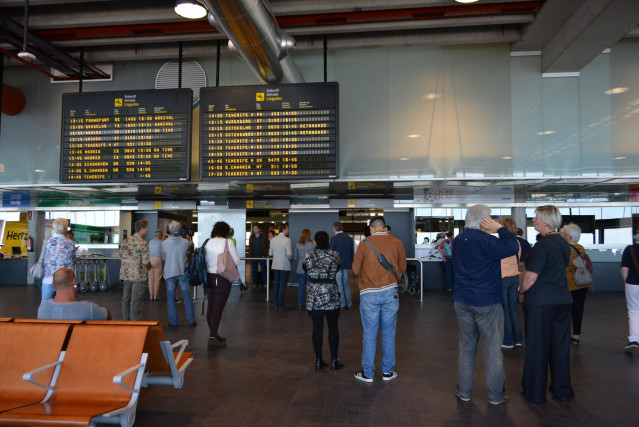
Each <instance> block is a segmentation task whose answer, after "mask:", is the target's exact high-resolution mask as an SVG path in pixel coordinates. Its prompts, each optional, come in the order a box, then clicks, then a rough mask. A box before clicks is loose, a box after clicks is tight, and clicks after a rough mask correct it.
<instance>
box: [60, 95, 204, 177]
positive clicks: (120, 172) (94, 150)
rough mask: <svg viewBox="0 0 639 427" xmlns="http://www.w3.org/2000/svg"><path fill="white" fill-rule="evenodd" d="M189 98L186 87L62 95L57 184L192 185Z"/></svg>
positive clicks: (190, 108) (190, 104) (191, 97)
mask: <svg viewBox="0 0 639 427" xmlns="http://www.w3.org/2000/svg"><path fill="white" fill-rule="evenodd" d="M192 99H193V91H192V90H191V89H187V88H185V89H142V90H117V91H104V92H80V93H65V94H63V95H62V126H61V140H60V175H59V176H60V182H61V183H63V184H96V183H153V182H188V181H190V178H191V149H192V148H191V145H192V144H191V138H192V131H191V128H192V126H191V125H192V115H193V112H192V104H193V102H192ZM123 119H124V120H123ZM175 135H177V136H175ZM174 136H175V137H174ZM80 138H82V139H80ZM176 155H177V156H179V157H178V158H174V156H176ZM173 160H176V161H175V162H174V161H173ZM174 171H175V172H174Z"/></svg>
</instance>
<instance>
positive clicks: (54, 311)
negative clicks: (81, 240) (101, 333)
mask: <svg viewBox="0 0 639 427" xmlns="http://www.w3.org/2000/svg"><path fill="white" fill-rule="evenodd" d="M53 288H54V289H55V297H54V298H52V299H48V300H46V301H42V303H41V304H40V307H39V308H38V319H53V320H111V313H110V312H109V309H108V308H104V307H100V306H99V305H97V304H94V303H92V302H89V301H76V300H75V293H76V292H77V291H78V281H77V280H76V278H75V273H74V272H73V270H71V269H70V268H60V269H58V270H57V271H56V272H55V273H53Z"/></svg>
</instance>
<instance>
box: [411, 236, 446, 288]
mask: <svg viewBox="0 0 639 427" xmlns="http://www.w3.org/2000/svg"><path fill="white" fill-rule="evenodd" d="M415 258H419V259H420V260H421V261H422V268H423V270H424V289H441V290H443V289H446V276H445V274H444V266H443V265H442V256H441V254H440V253H439V251H438V250H437V246H436V245H435V244H433V243H430V244H425V245H415ZM409 268H410V265H409Z"/></svg>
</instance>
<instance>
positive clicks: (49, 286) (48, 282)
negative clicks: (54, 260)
mask: <svg viewBox="0 0 639 427" xmlns="http://www.w3.org/2000/svg"><path fill="white" fill-rule="evenodd" d="M54 293H55V289H53V276H49V277H43V278H42V299H41V300H40V302H44V301H46V300H48V299H51V298H53V294H54Z"/></svg>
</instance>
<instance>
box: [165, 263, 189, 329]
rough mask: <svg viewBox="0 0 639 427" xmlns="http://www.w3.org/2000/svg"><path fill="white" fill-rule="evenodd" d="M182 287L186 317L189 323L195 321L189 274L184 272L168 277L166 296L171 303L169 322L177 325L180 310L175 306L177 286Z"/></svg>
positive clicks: (169, 303)
mask: <svg viewBox="0 0 639 427" xmlns="http://www.w3.org/2000/svg"><path fill="white" fill-rule="evenodd" d="M176 285H178V286H179V287H180V292H182V298H183V299H184V309H185V310H186V319H187V320H188V322H189V323H195V310H193V299H192V298H191V295H190V292H191V289H190V287H189V276H188V274H184V275H182V276H174V277H169V278H168V279H166V296H167V301H166V302H167V303H168V305H169V323H170V324H171V325H177V323H178V312H177V307H176V306H175V286H176Z"/></svg>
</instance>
